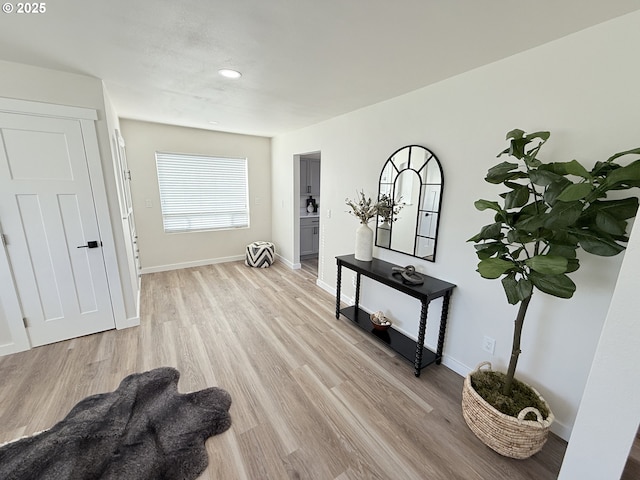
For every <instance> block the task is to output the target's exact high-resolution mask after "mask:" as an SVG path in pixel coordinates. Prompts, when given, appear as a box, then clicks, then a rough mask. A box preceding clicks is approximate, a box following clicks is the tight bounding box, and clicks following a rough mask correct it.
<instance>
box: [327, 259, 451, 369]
mask: <svg viewBox="0 0 640 480" xmlns="http://www.w3.org/2000/svg"><path fill="white" fill-rule="evenodd" d="M336 261H337V263H338V279H337V288H336V318H340V314H342V315H344V316H345V317H347V318H348V319H349V320H351V321H352V322H354V323H355V324H357V325H358V326H359V327H361V328H362V329H364V330H366V331H368V332H370V333H371V334H372V335H374V336H375V337H376V338H378V339H379V340H380V341H382V342H384V343H386V344H387V345H388V346H389V347H390V348H391V349H392V350H394V351H396V352H397V353H398V354H400V355H401V356H402V357H404V358H405V359H407V360H409V361H410V362H413V366H414V368H415V371H414V373H415V375H416V377H419V376H420V371H421V370H422V369H423V368H424V367H426V366H427V365H430V364H431V363H434V362H435V363H436V364H437V365H439V364H440V361H441V360H442V348H443V346H444V335H445V331H446V328H447V316H448V313H449V299H450V298H451V292H452V291H453V289H454V288H455V285H454V284H453V283H449V282H445V281H443V280H439V279H437V278H433V277H429V276H427V275H424V274H421V275H422V277H423V278H424V283H423V284H422V285H406V284H404V283H403V282H402V280H401V279H399V278H396V276H393V275H392V272H393V271H392V269H391V268H392V267H397V266H398V265H394V264H393V263H389V262H385V261H383V260H379V259H377V258H374V259H373V260H372V261H370V262H363V261H360V260H356V259H355V257H354V255H343V256H340V257H336ZM342 267H345V268H348V269H349V270H353V271H354V272H356V274H357V275H356V298H355V304H354V305H353V306H351V307H347V308H343V309H340V284H341V281H342ZM361 275H364V276H365V277H368V278H371V279H373V280H375V281H376V282H380V283H382V284H384V285H387V286H389V287H391V288H393V289H395V290H398V291H400V292H402V293H406V294H407V295H409V296H411V297H414V298H417V299H419V300H420V303H421V304H422V308H421V310H420V327H419V329H418V341H417V342H415V341H413V340H411V339H410V338H408V337H407V336H406V335H403V334H402V333H400V332H399V331H397V330H394V329H393V328H389V329H388V330H375V329H374V328H373V326H372V324H371V320H370V318H369V314H368V313H367V312H365V311H364V310H362V309H361V308H360V307H359V301H360V277H361ZM439 297H444V298H443V301H442V314H441V317H440V332H439V333H438V348H437V350H436V351H435V352H433V351H431V350H429V349H428V348H426V347H424V346H423V344H424V337H425V333H426V329H427V311H428V308H429V302H431V300H433V299H435V298H439Z"/></svg>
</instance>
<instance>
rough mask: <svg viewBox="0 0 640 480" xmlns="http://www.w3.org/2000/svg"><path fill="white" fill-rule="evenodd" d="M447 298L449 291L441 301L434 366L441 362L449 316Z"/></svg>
mask: <svg viewBox="0 0 640 480" xmlns="http://www.w3.org/2000/svg"><path fill="white" fill-rule="evenodd" d="M449 298H451V291H448V292H447V293H446V294H445V295H444V298H443V299H442V314H441V315H440V332H439V333H438V350H437V351H436V365H440V362H441V361H442V349H443V347H444V334H445V332H446V330H447V317H448V316H449Z"/></svg>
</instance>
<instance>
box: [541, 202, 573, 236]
mask: <svg viewBox="0 0 640 480" xmlns="http://www.w3.org/2000/svg"><path fill="white" fill-rule="evenodd" d="M581 214H582V203H581V202H577V201H576V202H557V203H556V204H555V205H554V206H553V208H552V209H551V211H550V212H549V213H548V215H547V216H546V219H545V223H544V226H545V228H551V229H562V228H566V227H568V226H569V225H573V224H574V223H575V222H576V221H577V220H578V218H580V215H581Z"/></svg>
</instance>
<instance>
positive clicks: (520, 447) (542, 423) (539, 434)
mask: <svg viewBox="0 0 640 480" xmlns="http://www.w3.org/2000/svg"><path fill="white" fill-rule="evenodd" d="M485 365H488V367H489V370H491V364H490V363H489V362H483V363H481V364H480V365H478V366H477V367H476V369H475V370H474V371H473V372H471V373H470V374H469V375H467V377H466V378H465V380H464V387H463V388H462V415H463V417H464V420H465V421H466V422H467V425H468V426H469V428H470V429H471V431H472V432H473V433H474V434H475V435H476V437H478V438H479V439H480V440H481V441H482V442H483V443H484V444H485V445H487V446H488V447H489V448H491V449H493V450H495V451H496V452H498V453H499V454H500V455H504V456H505V457H510V458H518V459H523V458H529V457H530V456H531V455H533V454H535V453H538V452H539V451H540V450H542V447H543V446H544V444H545V442H546V441H547V437H548V436H549V427H550V426H551V424H552V423H553V420H554V416H553V413H551V409H549V417H548V418H546V419H543V418H542V415H541V414H540V411H538V409H536V408H533V407H527V408H525V409H523V410H522V411H521V412H520V413H519V414H518V417H517V418H516V417H512V416H510V415H505V414H504V413H502V412H500V411H498V410H496V409H495V408H494V407H493V406H491V405H490V404H489V403H488V402H487V401H485V400H484V399H483V398H482V397H481V396H480V395H478V393H477V392H476V391H475V390H474V389H473V387H472V386H471V375H473V374H474V373H475V372H477V371H478V370H480V368H482V367H483V366H485ZM529 388H531V389H532V390H533V391H534V392H535V394H536V395H538V397H540V399H541V400H542V401H543V402H544V404H545V405H546V406H547V408H549V405H548V404H547V402H546V401H545V399H544V398H542V395H540V394H539V393H538V391H537V390H536V389H535V388H533V387H531V386H529ZM529 412H533V413H534V414H535V415H536V416H537V420H535V421H534V420H524V417H525V415H527V413H529Z"/></svg>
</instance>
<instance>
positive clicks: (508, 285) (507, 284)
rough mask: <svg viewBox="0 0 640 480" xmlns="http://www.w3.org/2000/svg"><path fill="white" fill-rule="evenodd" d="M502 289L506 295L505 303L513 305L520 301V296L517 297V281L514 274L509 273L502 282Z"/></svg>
mask: <svg viewBox="0 0 640 480" xmlns="http://www.w3.org/2000/svg"><path fill="white" fill-rule="evenodd" d="M501 282H502V288H504V293H506V294H507V302H509V303H510V304H511V305H515V304H516V303H518V302H519V301H520V296H519V295H518V281H517V280H516V274H515V272H511V273H509V275H507V276H506V277H504V278H503V279H502V280H501Z"/></svg>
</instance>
